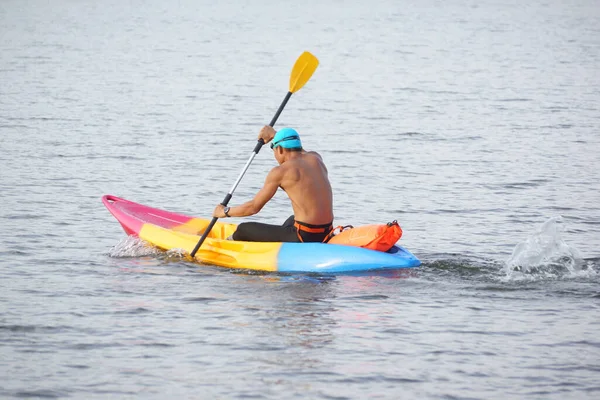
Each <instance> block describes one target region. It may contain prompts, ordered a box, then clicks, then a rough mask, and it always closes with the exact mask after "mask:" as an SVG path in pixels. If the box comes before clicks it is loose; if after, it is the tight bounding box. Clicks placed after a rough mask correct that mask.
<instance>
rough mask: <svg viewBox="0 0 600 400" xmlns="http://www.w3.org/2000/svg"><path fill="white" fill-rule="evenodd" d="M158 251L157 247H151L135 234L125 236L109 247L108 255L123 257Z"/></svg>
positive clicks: (139, 255)
mask: <svg viewBox="0 0 600 400" xmlns="http://www.w3.org/2000/svg"><path fill="white" fill-rule="evenodd" d="M160 253H161V251H160V250H159V249H157V248H156V247H153V246H152V245H150V244H149V243H148V242H146V241H144V240H142V239H140V238H138V237H135V236H127V237H126V238H124V239H123V240H121V241H120V242H119V243H117V244H116V245H115V246H114V247H113V248H112V249H110V251H109V252H108V255H109V256H110V257H115V258H125V257H143V256H154V255H158V254H160Z"/></svg>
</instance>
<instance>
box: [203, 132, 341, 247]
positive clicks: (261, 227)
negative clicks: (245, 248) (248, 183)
mask: <svg viewBox="0 0 600 400" xmlns="http://www.w3.org/2000/svg"><path fill="white" fill-rule="evenodd" d="M276 134H277V136H276ZM258 137H259V139H262V140H263V141H264V143H269V142H270V141H273V143H272V144H271V149H273V155H274V157H275V159H276V160H277V162H278V164H279V166H277V167H275V168H273V169H271V171H269V173H268V174H267V178H266V179H265V183H264V184H263V187H262V188H261V189H260V190H259V191H258V193H257V194H256V195H255V196H254V198H253V199H252V200H250V201H247V202H246V203H244V204H241V205H239V206H235V207H223V206H222V205H218V206H217V207H216V208H215V211H214V212H213V216H214V217H217V218H224V217H246V216H250V215H254V214H256V213H258V212H259V211H260V210H261V209H262V208H263V207H264V205H265V204H267V202H268V201H269V200H271V199H272V198H273V196H274V195H275V193H276V192H277V190H278V189H279V188H280V187H281V188H282V189H283V190H285V192H286V193H287V195H288V197H289V198H290V201H291V203H292V208H293V210H294V215H293V216H292V217H290V218H288V219H287V220H286V222H284V224H283V225H268V224H262V223H258V222H244V223H241V224H239V225H238V229H237V230H236V232H235V233H234V234H233V239H234V240H244V241H263V242H277V241H288V242H289V241H310V242H315V241H316V242H318V241H323V240H326V239H327V238H328V237H329V236H328V234H329V233H330V232H331V230H332V229H333V227H332V224H333V194H332V190H331V184H330V183H329V178H328V176H327V167H325V163H324V162H323V159H322V158H321V156H320V155H319V154H318V153H316V152H313V151H310V152H307V151H305V150H304V149H303V148H302V143H301V141H300V136H299V135H298V133H297V132H296V131H295V130H293V129H290V128H284V129H282V130H280V131H279V132H275V130H274V129H273V128H272V127H270V126H265V127H263V128H262V129H261V131H260V133H259V136H258Z"/></svg>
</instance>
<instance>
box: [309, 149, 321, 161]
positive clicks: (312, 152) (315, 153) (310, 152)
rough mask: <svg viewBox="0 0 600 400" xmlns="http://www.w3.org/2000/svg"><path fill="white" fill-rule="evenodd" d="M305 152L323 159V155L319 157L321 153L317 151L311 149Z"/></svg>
mask: <svg viewBox="0 0 600 400" xmlns="http://www.w3.org/2000/svg"><path fill="white" fill-rule="evenodd" d="M305 154H306V155H308V156H311V157H317V158H318V159H320V160H323V157H321V155H320V154H319V153H317V152H316V151H312V150H311V151H307V152H306V153H305Z"/></svg>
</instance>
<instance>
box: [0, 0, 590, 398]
mask: <svg viewBox="0 0 600 400" xmlns="http://www.w3.org/2000/svg"><path fill="white" fill-rule="evenodd" d="M325 3H326V4H323V2H319V1H312V0H311V1H306V2H302V3H295V4H291V3H290V4H288V3H285V4H284V3H282V2H277V1H269V0H255V1H248V2H237V1H236V2H234V1H229V2H218V3H215V2H209V1H192V0H184V1H180V2H176V3H173V4H171V3H169V2H162V1H145V2H141V1H131V2H125V3H124V2H118V1H114V0H112V1H110V0H105V1H93V2H92V1H77V2H72V1H66V0H62V1H54V2H46V1H41V0H29V1H17V0H5V1H3V2H2V4H0V54H1V56H0V199H1V200H2V207H1V208H0V282H1V283H0V285H1V286H0V288H1V289H0V397H2V398H68V397H71V398H85V399H91V398H144V399H146V398H156V399H163V398H199V399H200V398H202V399H203V398H272V399H280V398H323V399H355V398H390V399H396V398H438V399H439V398H442V399H446V398H461V399H462V398H526V397H527V398H544V399H547V398H556V399H563V398H577V399H584V398H590V399H595V398H598V396H599V395H600V380H599V379H598V377H599V376H600V361H599V360H600V340H599V339H598V330H599V328H600V289H599V287H600V286H599V284H600V277H599V275H598V271H599V270H600V252H599V250H598V249H599V248H600V190H599V189H600V178H599V174H598V171H599V170H600V157H599V156H598V154H600V136H599V132H600V107H599V106H598V104H600V74H598V71H599V70H600V7H598V4H597V2H596V1H591V0H579V1H574V2H569V3H568V4H567V2H544V1H532V2H527V4H523V3H522V2H519V1H510V0H500V1H495V2H492V1H488V0H485V1H472V2H458V1H449V2H441V1H439V2H437V1H424V2H409V1H383V0H382V1H380V0H376V1H374V2H359V1H351V2H342V1H331V2H325ZM563 3H564V4H563ZM304 50H309V51H311V52H313V53H314V54H315V55H316V56H317V57H318V58H319V59H320V61H321V65H320V67H319V69H318V70H317V71H316V73H315V75H314V76H313V78H312V79H311V81H310V82H309V83H308V84H307V85H306V86H305V87H304V88H303V89H302V90H301V91H300V92H298V93H297V94H295V95H294V96H293V98H292V100H291V101H290V103H289V105H288V107H287V108H286V110H285V111H284V113H283V114H282V117H281V118H280V120H279V122H278V126H293V127H296V128H297V129H298V130H299V131H300V132H301V134H302V137H303V141H304V145H305V147H306V148H308V149H314V150H317V151H319V152H320V153H321V154H322V155H323V157H324V159H325V161H326V163H327V164H328V167H329V171H330V178H331V181H332V184H333V186H334V191H335V214H336V223H337V224H349V223H350V224H354V225H358V224H363V223H377V222H387V221H390V220H393V219H398V220H399V222H400V223H401V225H402V227H403V230H404V236H403V238H402V240H401V242H400V243H401V244H402V245H404V246H405V247H407V248H408V249H410V250H411V251H413V252H414V253H415V254H416V255H417V256H418V257H419V258H421V259H422V261H423V265H422V267H420V268H419V269H416V270H412V271H390V272H382V273H371V274H363V275H342V276H304V275H293V276H283V275H274V274H256V273H254V274H252V273H248V272H246V271H229V270H224V269H221V268H218V267H213V266H206V265H199V264H193V263H189V262H186V261H185V259H183V258H182V257H181V256H179V255H177V254H165V253H161V252H157V251H155V250H153V249H150V248H147V247H145V246H144V245H143V244H141V243H139V242H136V241H135V240H133V239H128V238H126V236H125V235H124V233H123V232H122V230H121V228H120V226H119V224H118V223H117V222H116V221H115V220H114V219H113V218H112V216H111V215H110V214H109V213H108V212H107V211H106V210H105V209H104V207H103V206H102V204H101V202H100V197H101V196H102V195H103V194H107V193H110V194H114V195H117V196H121V197H124V198H128V199H131V200H133V201H137V202H140V203H144V204H148V205H152V206H155V207H159V208H164V209H169V210H172V211H177V212H182V213H187V214H191V215H197V216H204V217H207V216H209V215H210V212H211V211H212V209H213V208H214V206H215V204H217V203H218V202H219V201H221V200H222V198H223V196H224V194H225V193H226V192H227V190H228V189H229V188H230V186H231V184H232V183H233V181H234V180H235V179H236V178H237V175H238V173H239V171H240V170H241V168H242V167H243V165H244V163H245V161H246V159H247V158H248V156H249V155H250V152H251V151H252V149H253V148H254V144H255V140H256V134H257V132H258V129H259V128H260V127H261V126H262V125H264V124H265V123H268V121H269V120H270V119H271V117H272V116H273V114H274V112H275V111H276V109H277V107H278V105H279V103H280V102H281V100H282V99H283V97H284V95H285V93H286V91H287V85H288V82H287V81H288V77H289V72H290V70H291V67H292V65H293V63H294V61H295V59H296V58H297V57H298V56H299V55H300V54H301V52H302V51H304ZM274 165H275V161H274V159H273V157H272V155H271V154H270V150H268V149H267V148H265V149H264V150H263V151H262V152H261V153H260V154H259V156H258V157H257V158H256V160H255V161H254V163H253V164H252V166H251V168H250V170H249V172H248V174H247V175H246V177H245V178H244V180H243V181H242V184H241V185H240V186H239V188H238V190H237V192H236V194H235V196H234V199H233V201H232V204H239V203H240V202H242V201H245V200H247V199H249V198H250V196H252V195H253V194H254V193H255V192H256V190H258V188H259V187H260V186H261V185H262V182H263V180H264V178H265V175H266V172H267V171H268V169H269V168H271V167H272V166H274ZM289 213H290V206H289V203H288V202H287V199H286V197H285V194H283V193H278V194H277V195H276V197H275V199H274V200H273V201H272V202H271V203H269V205H268V206H267V207H265V209H264V210H263V211H262V212H261V213H260V215H258V216H255V217H252V218H249V219H250V220H261V221H267V222H273V223H275V222H279V221H282V220H283V219H284V218H285V217H286V216H287V215H289ZM237 222H239V221H237Z"/></svg>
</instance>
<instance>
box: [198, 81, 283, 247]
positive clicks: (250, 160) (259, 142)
mask: <svg viewBox="0 0 600 400" xmlns="http://www.w3.org/2000/svg"><path fill="white" fill-rule="evenodd" d="M290 97H292V92H287V94H286V95H285V98H284V99H283V101H282V102H281V105H280V106H279V109H278V110H277V112H276V113H275V116H274V117H273V119H272V120H271V123H270V124H269V126H271V127H273V126H275V122H277V119H279V115H281V112H282V111H283V109H284V108H285V105H286V104H287V102H288V101H289V100H290ZM264 144H265V142H264V141H263V140H262V139H258V143H256V146H255V147H254V150H253V151H252V155H251V156H250V158H249V159H248V161H246V165H245V166H244V168H243V169H242V172H240V175H239V176H238V178H237V180H236V181H235V183H234V184H233V186H232V187H231V189H230V190H229V193H227V195H226V196H225V198H224V199H223V201H222V202H221V205H223V206H224V207H227V204H229V200H231V198H232V197H233V192H235V189H237V187H238V185H239V184H240V181H241V180H242V178H243V177H244V175H245V174H246V171H248V168H249V167H250V164H252V161H253V160H254V157H256V155H257V154H258V152H259V151H260V149H261V148H262V146H263V145H264ZM218 219H219V218H217V217H213V219H212V220H211V221H210V224H208V226H207V227H206V230H205V231H204V233H203V234H202V237H200V240H199V241H198V244H196V247H194V250H192V252H191V253H190V255H191V256H192V258H193V257H195V256H196V253H197V252H198V249H200V246H202V243H204V241H205V240H206V237H207V236H208V234H209V233H210V231H211V230H212V228H213V227H214V226H215V224H216V223H217V220H218Z"/></svg>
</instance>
